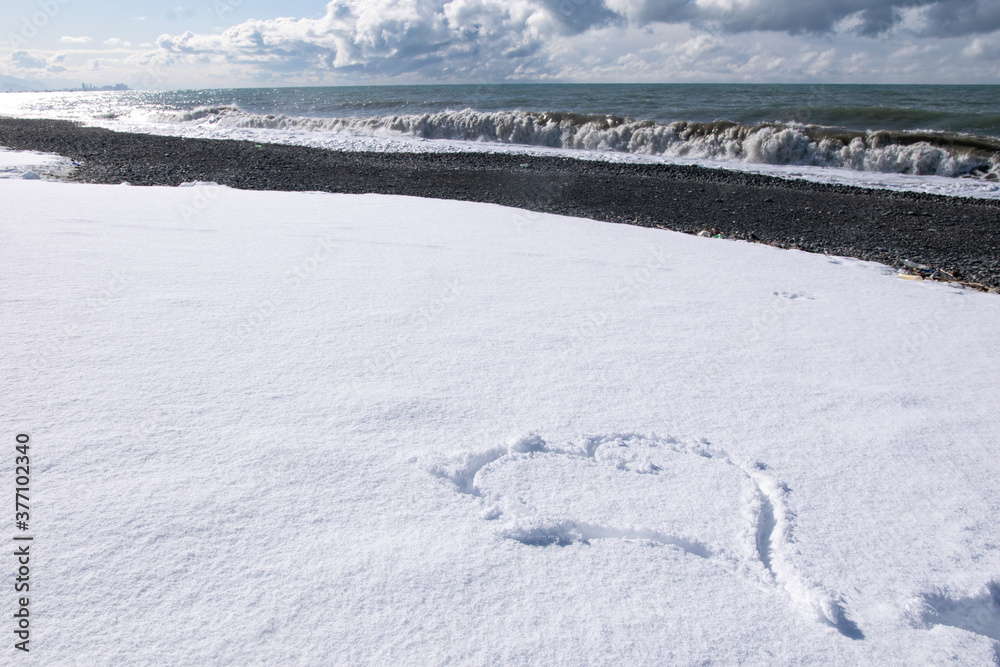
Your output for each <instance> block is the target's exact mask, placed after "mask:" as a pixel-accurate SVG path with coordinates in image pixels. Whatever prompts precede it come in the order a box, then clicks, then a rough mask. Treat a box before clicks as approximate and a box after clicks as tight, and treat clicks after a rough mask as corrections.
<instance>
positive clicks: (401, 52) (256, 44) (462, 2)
mask: <svg viewBox="0 0 1000 667" xmlns="http://www.w3.org/2000/svg"><path fill="white" fill-rule="evenodd" d="M913 21H916V22H917V24H919V25H920V26H921V27H920V29H919V30H918V31H917V33H918V34H919V35H922V36H924V37H954V36H964V35H973V34H981V33H988V32H991V31H992V30H995V29H997V28H1000V2H998V0H333V1H332V2H330V3H329V4H328V5H327V8H326V13H325V15H324V16H323V17H321V18H318V19H295V18H278V19H272V20H250V21H246V22H244V23H241V24H239V25H236V26H233V27H231V28H229V29H228V30H226V31H224V32H222V33H217V34H196V33H193V32H186V33H183V34H180V35H162V36H161V37H160V38H159V39H158V40H157V46H158V51H157V52H155V53H154V54H150V55H149V57H148V58H147V60H148V62H151V63H156V64H161V65H174V64H179V63H185V62H186V63H189V64H190V63H195V62H198V63H203V64H204V63H216V64H221V63H229V64H230V65H237V66H243V67H247V68H250V69H252V70H254V71H255V72H256V74H257V76H267V75H269V74H270V75H272V76H279V75H281V74H282V73H286V72H293V71H315V72H322V71H327V72H329V71H334V70H336V71H339V72H340V73H341V74H344V75H352V76H354V77H356V78H360V79H372V78H376V79H377V78H392V77H399V76H402V75H412V74H418V75H419V74H428V75H430V76H432V77H433V78H442V79H449V78H451V79H469V78H476V79H480V80H483V79H487V80H489V79H493V80H498V79H504V78H509V77H514V78H518V77H520V78H523V75H524V73H525V72H529V71H537V70H539V69H540V68H541V69H544V61H545V54H546V51H547V50H548V49H550V47H551V44H552V42H553V41H554V40H559V39H565V38H567V37H573V36H575V35H583V34H589V33H593V32H594V31H601V30H603V29H606V28H609V27H613V28H618V29H620V30H621V29H624V28H626V27H628V26H632V27H643V26H653V25H663V24H674V25H687V26H689V27H691V28H692V29H693V30H695V31H698V32H702V33H704V32H708V33H711V34H723V33H728V34H740V33H754V32H761V31H765V32H775V33H786V34H788V35H791V36H796V35H803V34H830V35H833V34H835V33H837V32H838V31H843V30H848V31H850V32H851V33H852V34H856V35H859V36H863V37H875V36H879V35H884V34H887V33H889V32H891V31H894V30H896V31H899V30H904V29H906V30H910V29H911V28H910V23H911V22H913ZM911 36H912V35H911Z"/></svg>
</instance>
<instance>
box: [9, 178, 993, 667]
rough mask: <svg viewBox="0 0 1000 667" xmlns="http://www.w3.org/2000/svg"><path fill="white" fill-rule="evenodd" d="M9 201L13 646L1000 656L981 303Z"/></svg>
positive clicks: (885, 288)
mask: <svg viewBox="0 0 1000 667" xmlns="http://www.w3.org/2000/svg"><path fill="white" fill-rule="evenodd" d="M0 201H2V202H3V209H4V216H3V218H2V219H0V271H2V273H0V277H2V282H0V285H2V288H0V289H2V292H0V300H2V303H3V312H4V317H3V325H2V328H0V345H2V349H3V350H4V357H3V360H4V363H3V364H2V366H0V374H2V375H0V382H2V387H3V396H4V401H2V402H0V421H2V423H4V424H5V425H7V426H6V427H5V429H6V432H7V433H8V435H7V436H6V437H7V438H8V442H9V446H10V447H11V448H13V441H14V438H13V436H14V434H15V433H21V432H23V433H29V434H30V436H31V445H32V447H31V456H32V459H33V460H32V464H33V465H32V473H33V477H32V479H33V482H32V483H33V485H34V486H35V489H34V491H33V494H34V495H33V497H32V512H31V514H32V534H33V535H34V537H35V541H34V542H33V543H32V549H34V550H35V551H34V552H33V553H34V554H36V556H35V560H33V561H32V564H33V568H32V590H31V592H32V595H33V597H32V600H31V604H32V628H33V630H34V632H33V634H32V643H31V653H30V654H28V655H24V656H19V658H18V659H19V660H20V661H23V662H24V663H25V664H40V665H49V664H68V663H74V664H95V665H100V664H122V663H127V664H162V663H163V662H164V661H169V662H170V664H176V665H202V664H206V663H211V664H249V663H253V664H359V663H377V664H420V665H425V664H442V663H445V662H452V663H457V664H484V663H502V664H581V663H592V664H704V663H706V662H715V663H722V664H733V663H737V662H743V663H754V664H763V663H766V664H792V663H794V664H799V663H810V664H830V663H837V664H927V663H932V664H949V663H950V664H962V665H969V664H982V665H989V664H993V663H995V662H996V661H997V660H1000V630H998V628H1000V550H998V544H1000V525H998V522H997V521H996V517H997V516H998V513H1000V490H998V486H997V484H996V480H997V479H998V477H1000V457H998V456H997V455H996V443H997V436H998V434H1000V416H998V412H997V410H996V378H997V377H1000V355H997V354H996V352H995V351H996V350H997V349H998V344H1000V326H998V324H1000V298H998V297H997V295H995V294H984V293H979V292H975V291H971V290H965V289H959V288H955V287H952V286H949V285H946V284H941V283H932V282H912V281H905V280H899V279H897V277H896V275H895V273H894V272H892V271H891V270H890V269H888V268H887V267H884V266H880V265H878V264H873V263H868V262H862V261H857V260H852V259H845V258H836V257H828V256H822V255H813V254H808V253H804V252H798V251H786V250H780V249H776V248H771V247H768V246H763V245H755V244H748V243H743V242H735V241H728V240H722V239H711V238H700V237H695V236H690V235H684V234H679V233H674V232H668V231H663V230H657V229H644V228H639V227H632V226H624V225H612V224H606V223H599V222H594V221H589V220H583V219H575V218H567V217H560V216H553V215H542V214H534V213H527V212H523V211H518V210H514V209H509V208H503V207H499V206H493V205H483V204H474V203H468V202H452V201H437V200H422V199H415V198H404V197H389V196H377V195H364V196H355V195H334V194H320V193H278V192H242V191H236V190H231V189H228V188H224V187H220V186H217V185H214V184H191V186H190V187H185V188H136V187H128V186H95V185H78V184H67V183H56V182H45V181H25V180H6V181H2V182H0ZM8 488H9V487H8ZM8 530H9V531H11V530H12V529H8ZM8 534H10V533H9V532H8ZM12 598H13V594H8V595H5V596H3V598H2V601H0V605H2V609H3V614H4V615H5V616H6V617H7V618H8V619H10V617H11V616H10V614H12V613H13V612H12V610H11V605H12V603H13V599H12ZM8 630H9V628H8ZM8 650H10V649H8Z"/></svg>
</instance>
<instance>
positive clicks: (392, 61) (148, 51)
mask: <svg viewBox="0 0 1000 667" xmlns="http://www.w3.org/2000/svg"><path fill="white" fill-rule="evenodd" d="M998 59H1000V1H998V0H825V1H823V2H817V1H815V0H333V1H332V2H325V1H324V0H282V1H281V2H275V1H273V0H270V1H269V0H195V1H193V2H186V3H181V4H176V5H175V4H168V3H162V2H153V1H152V0H132V1H128V2H126V1H125V0H4V2H3V5H2V7H0V82H7V84H8V87H10V84H11V82H15V83H17V82H20V83H22V84H24V85H27V86H30V87H35V88H38V87H50V88H60V87H71V86H72V87H79V86H80V85H81V84H82V83H87V84H90V85H99V86H100V85H109V84H115V83H125V84H127V85H129V86H131V87H133V88H143V89H172V88H216V87H239V86H283V85H340V84H368V83H371V84H377V83H501V82H664V83H669V82H787V83H795V82H824V83H984V84H989V83H994V84H995V83H1000V67H998V66H997V64H996V63H997V61H998Z"/></svg>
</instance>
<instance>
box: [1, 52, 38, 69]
mask: <svg viewBox="0 0 1000 667" xmlns="http://www.w3.org/2000/svg"><path fill="white" fill-rule="evenodd" d="M7 60H8V62H9V63H10V64H11V65H13V66H14V67H16V68H18V69H27V70H31V69H45V67H46V66H47V65H48V61H45V60H42V59H40V58H36V57H34V56H32V55H31V54H30V53H28V52H27V51H15V52H14V53H12V54H10V56H8V57H7Z"/></svg>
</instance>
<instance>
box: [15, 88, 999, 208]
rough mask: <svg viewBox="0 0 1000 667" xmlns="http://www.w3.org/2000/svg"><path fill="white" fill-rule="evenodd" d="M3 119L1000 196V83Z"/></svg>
mask: <svg viewBox="0 0 1000 667" xmlns="http://www.w3.org/2000/svg"><path fill="white" fill-rule="evenodd" d="M0 115H6V116H17V117H33V118H63V119H70V120H75V121H79V122H82V123H84V124H87V125H92V126H99V127H105V128H109V129H113V130H122V131H132V132H145V133H152V134H162V135H173V136H186V137H207V138H218V139H242V140H249V141H254V142H259V143H263V142H270V143H283V144H299V145H304V146H314V147H323V148H331V149H339V150H352V151H381V152H469V151H475V152H504V153H524V154H534V155H559V156H562V157H567V158H579V159H590V160H605V161H613V162H647V163H648V162H665V163H672V164H696V165H701V166H705V167H714V168H724V169H737V170H743V171H751V172H755V173H764V174H770V175H774V176H778V177H781V178H791V179H806V180H812V181H818V182H824V183H840V184H848V185H858V186H862V187H874V188H888V189H894V190H911V191H918V192H930V193H938V194H950V195H957V196H968V197H987V198H1000V86H920V85H831V84H796V85H771V84H499V85H421V86H338V87H303V88H238V89H213V90H170V91H115V92H111V91H108V92H48V93H7V94H0Z"/></svg>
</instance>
